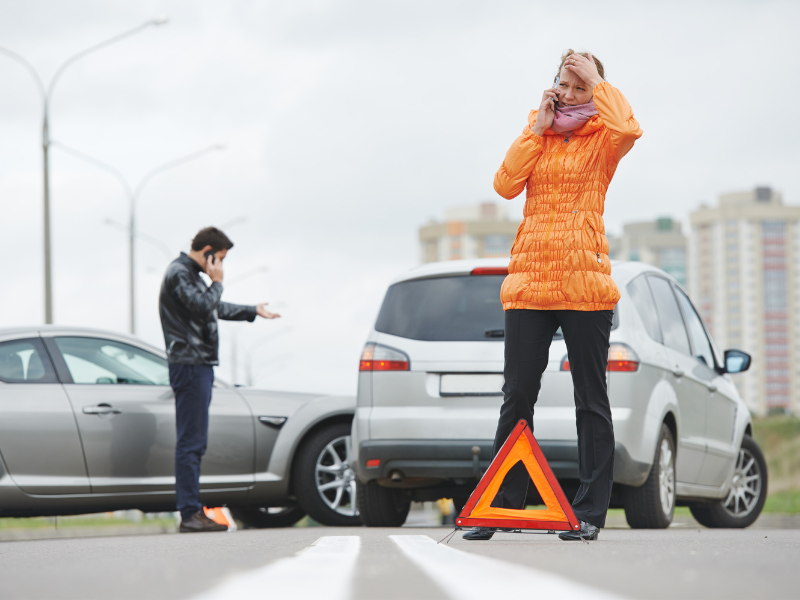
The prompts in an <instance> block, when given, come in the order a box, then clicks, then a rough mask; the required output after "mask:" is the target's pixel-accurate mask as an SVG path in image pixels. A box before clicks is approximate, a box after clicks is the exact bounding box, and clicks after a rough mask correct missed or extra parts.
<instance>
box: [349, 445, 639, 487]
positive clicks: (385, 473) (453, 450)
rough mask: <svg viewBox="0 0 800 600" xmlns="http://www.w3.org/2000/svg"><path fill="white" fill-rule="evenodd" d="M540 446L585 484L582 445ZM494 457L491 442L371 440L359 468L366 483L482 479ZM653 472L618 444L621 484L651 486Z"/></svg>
mask: <svg viewBox="0 0 800 600" xmlns="http://www.w3.org/2000/svg"><path fill="white" fill-rule="evenodd" d="M537 441H538V443H539V447H540V448H541V449H542V452H543V453H544V456H545V458H546V459H547V462H548V464H549V465H550V468H551V469H552V471H553V474H554V475H555V476H556V478H557V479H579V475H578V443H577V442H576V441H558V440H554V441H548V440H537ZM475 447H477V448H480V453H479V454H478V455H477V457H478V460H477V461H476V460H475V458H474V456H475V455H474V454H473V448H475ZM491 456H492V443H491V442H489V441H487V440H419V441H407V440H370V441H363V442H361V443H360V444H359V446H358V462H357V464H356V465H355V469H356V473H357V474H358V477H359V479H361V481H362V482H364V483H366V482H368V481H372V480H374V479H387V480H391V478H392V475H393V474H394V475H395V477H398V476H399V477H400V478H401V479H402V480H408V479H412V480H413V479H420V480H431V479H434V480H458V479H476V478H479V477H480V475H481V474H482V473H483V472H485V471H486V469H488V468H489V464H490V463H491ZM375 460H380V464H379V465H378V466H374V467H367V461H375ZM476 462H477V464H476ZM649 472H650V465H649V464H645V463H639V462H637V461H634V460H633V459H631V457H630V454H629V453H628V451H627V450H626V449H625V447H624V446H622V445H620V444H619V443H617V445H616V448H615V457H614V480H615V481H616V482H618V483H623V484H626V485H634V486H638V485H641V484H643V483H644V482H645V480H646V479H647V475H648V473H649ZM420 483H421V484H422V481H420Z"/></svg>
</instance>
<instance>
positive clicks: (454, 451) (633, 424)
mask: <svg viewBox="0 0 800 600" xmlns="http://www.w3.org/2000/svg"><path fill="white" fill-rule="evenodd" d="M507 266H508V262H507V259H480V260H471V261H450V262H444V263H433V264H427V265H424V266H421V267H418V268H416V269H414V270H412V271H410V272H408V273H407V274H405V275H403V276H401V277H399V278H397V279H396V280H395V282H394V283H393V284H392V285H391V286H390V287H389V289H388V291H387V293H386V297H385V299H384V302H383V306H382V308H381V311H380V313H379V315H378V318H377V321H376V323H375V326H374V328H373V330H372V331H371V333H370V334H369V337H368V340H367V344H366V347H365V348H364V352H363V355H362V358H361V363H360V372H359V382H358V398H357V408H356V416H355V419H354V420H353V430H352V444H353V448H352V452H353V455H354V456H353V459H354V460H353V463H354V465H355V468H356V472H357V475H358V478H359V484H358V491H357V494H358V506H359V511H360V514H361V518H362V520H363V521H364V523H365V524H366V525H370V526H398V525H400V524H402V523H403V522H404V521H405V518H406V515H407V513H408V510H409V505H410V502H411V501H412V500H414V501H426V500H434V499H437V498H442V497H449V498H453V499H454V501H455V503H456V506H457V507H458V506H460V505H462V504H463V503H464V502H465V501H466V499H467V498H468V497H469V494H470V493H471V492H472V490H473V488H474V486H475V484H476V482H477V479H478V478H479V477H480V476H481V474H482V473H483V472H484V471H485V469H486V468H487V467H488V465H489V463H490V460H491V450H492V440H493V438H494V433H495V427H496V425H497V418H498V415H499V407H500V405H501V403H502V392H501V391H500V390H501V387H502V385H503V334H504V316H503V309H502V306H501V304H500V286H501V284H502V282H503V279H504V278H505V275H506V273H507ZM612 277H613V278H614V281H615V282H616V283H617V286H618V287H619V289H620V291H621V292H622V298H621V299H620V301H619V303H618V304H617V306H616V309H615V311H614V324H613V326H612V331H611V347H610V350H609V357H608V385H609V396H610V399H611V410H612V415H613V419H614V431H615V436H616V458H615V468H614V481H615V482H616V484H617V485H615V486H614V492H613V495H612V500H611V506H612V507H624V508H625V514H626V517H627V520H628V523H629V524H630V525H631V526H632V527H639V528H663V527H666V526H668V525H669V523H670V522H671V521H672V516H673V511H674V508H675V506H676V504H681V505H689V506H690V507H691V510H692V514H693V515H694V516H695V518H696V519H697V520H698V521H700V522H701V523H702V524H704V525H706V526H709V527H746V526H748V525H750V524H751V523H752V522H753V521H755V519H756V518H757V517H758V515H759V513H760V512H761V509H762V507H763V504H764V500H765V497H766V491H767V471H766V463H765V461H764V458H763V455H762V453H761V451H760V449H759V448H758V446H757V445H756V444H755V442H754V441H753V439H752V437H751V436H752V423H751V419H750V412H749V411H748V409H747V407H746V405H745V404H744V402H743V401H742V399H741V398H740V397H739V394H738V393H737V391H736V388H735V386H734V384H733V381H732V380H731V377H730V375H729V374H730V373H737V372H741V371H744V370H746V369H747V368H748V367H749V365H750V356H749V355H747V354H746V353H744V352H741V351H739V350H728V351H726V352H725V353H724V354H721V353H720V352H719V351H718V350H717V349H716V347H715V345H714V342H713V340H712V339H711V336H710V335H709V334H708V331H707V329H706V328H705V326H704V324H703V322H702V320H701V319H700V317H699V316H698V314H697V311H696V310H695V309H694V307H693V306H692V303H691V301H690V300H689V297H688V295H687V294H686V292H685V291H684V289H683V288H682V287H681V286H680V285H679V284H678V283H677V282H676V281H674V280H673V279H672V278H671V277H670V276H669V275H667V274H666V273H664V272H663V271H661V270H659V269H656V268H654V267H651V266H649V265H645V264H643V263H638V262H616V263H613V268H612ZM568 371H569V362H568V360H567V349H566V345H565V343H564V340H563V338H562V337H561V335H560V332H558V333H556V335H555V337H554V339H553V342H552V345H551V347H550V362H549V365H548V367H547V370H546V372H545V374H544V376H543V378H542V389H541V393H540V395H539V400H538V402H537V404H536V409H535V415H534V428H535V435H536V438H537V440H538V442H539V445H540V446H541V448H542V450H543V451H544V454H545V456H546V457H547V460H548V462H549V463H550V466H551V467H552V469H553V472H554V473H555V475H556V477H557V478H558V479H559V481H560V483H561V486H562V488H563V489H564V492H565V493H566V495H567V497H570V498H571V497H572V496H573V495H574V494H575V492H576V491H577V488H578V449H577V434H576V428H575V406H574V403H573V388H572V379H571V376H570V373H569V372H568ZM528 502H529V504H541V499H540V498H539V497H538V495H537V494H536V492H535V489H533V486H531V494H530V496H529V498H528Z"/></svg>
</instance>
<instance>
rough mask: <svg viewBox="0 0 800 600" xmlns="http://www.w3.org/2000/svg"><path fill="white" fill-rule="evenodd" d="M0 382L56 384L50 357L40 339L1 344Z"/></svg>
mask: <svg viewBox="0 0 800 600" xmlns="http://www.w3.org/2000/svg"><path fill="white" fill-rule="evenodd" d="M0 381H5V382H6V383H56V381H57V380H56V374H55V371H53V367H52V365H51V364H50V357H49V356H47V352H46V351H45V349H44V346H43V345H42V342H41V340H39V339H38V338H31V339H26V340H13V341H9V342H0Z"/></svg>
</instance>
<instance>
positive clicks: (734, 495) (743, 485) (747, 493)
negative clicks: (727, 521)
mask: <svg viewBox="0 0 800 600" xmlns="http://www.w3.org/2000/svg"><path fill="white" fill-rule="evenodd" d="M761 480H762V474H761V468H760V467H759V465H758V461H757V460H756V457H755V456H754V455H753V453H752V452H750V451H749V450H746V449H745V448H742V449H741V450H739V456H738V458H737V459H736V467H735V468H734V470H733V480H732V482H731V491H730V492H728V497H727V499H726V500H725V502H723V504H722V508H724V509H725V512H726V513H728V514H729V515H730V516H732V517H735V518H737V519H741V518H743V517H746V516H747V515H749V514H750V513H751V512H753V509H754V508H755V507H756V504H757V503H758V499H759V497H760V496H761V486H762V485H763V484H762V481H761Z"/></svg>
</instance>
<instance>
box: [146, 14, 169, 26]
mask: <svg viewBox="0 0 800 600" xmlns="http://www.w3.org/2000/svg"><path fill="white" fill-rule="evenodd" d="M150 23H151V24H152V25H156V26H161V25H166V24H167V23H169V17H168V16H166V15H161V16H160V17H156V18H155V19H153V20H152V21H150Z"/></svg>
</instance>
